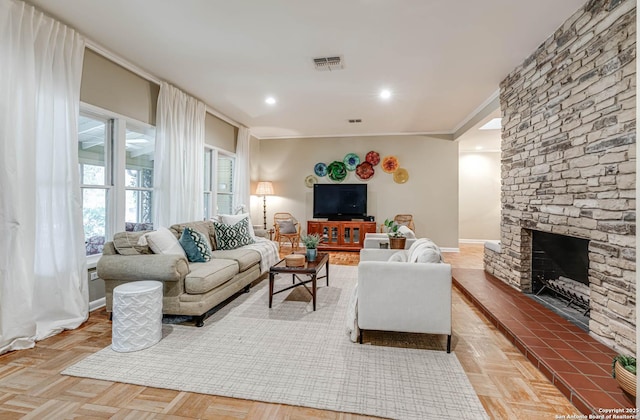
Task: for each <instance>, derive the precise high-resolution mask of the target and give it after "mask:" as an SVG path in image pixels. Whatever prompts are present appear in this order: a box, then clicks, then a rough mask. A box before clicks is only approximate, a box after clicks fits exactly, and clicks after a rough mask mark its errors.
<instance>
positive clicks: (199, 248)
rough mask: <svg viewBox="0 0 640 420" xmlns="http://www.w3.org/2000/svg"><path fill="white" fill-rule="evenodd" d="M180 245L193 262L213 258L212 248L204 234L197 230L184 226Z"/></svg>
mask: <svg viewBox="0 0 640 420" xmlns="http://www.w3.org/2000/svg"><path fill="white" fill-rule="evenodd" d="M178 242H180V245H182V249H184V252H185V253H186V254H187V258H188V259H189V261H191V262H207V261H209V260H210V259H211V248H210V247H209V243H208V241H207V240H206V238H205V237H204V235H203V234H202V233H200V232H198V231H197V230H193V229H191V228H184V230H183V231H182V235H181V236H180V240H179V241H178Z"/></svg>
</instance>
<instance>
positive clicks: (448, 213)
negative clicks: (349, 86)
mask: <svg viewBox="0 0 640 420" xmlns="http://www.w3.org/2000/svg"><path fill="white" fill-rule="evenodd" d="M256 142H259V144H258V145H257V146H255V145H254V146H253V147H252V153H254V152H255V153H258V156H259V168H260V169H259V176H258V179H252V180H253V181H258V180H268V181H272V182H273V184H274V188H275V195H274V196H272V197H267V220H268V223H269V224H270V225H271V224H272V223H273V213H275V212H277V211H288V212H290V213H292V214H294V216H296V217H297V218H298V219H299V220H300V221H301V222H302V223H303V230H304V231H306V221H307V220H310V219H312V216H313V190H312V189H311V188H307V187H306V186H305V184H304V179H305V177H306V176H307V175H311V174H313V167H314V165H315V164H316V163H317V162H324V163H330V162H332V161H333V160H342V159H343V158H344V156H345V154H347V153H349V152H353V153H357V154H358V155H359V156H360V157H361V159H364V156H365V155H366V153H367V152H368V151H370V150H375V151H377V152H378V153H380V155H381V156H386V155H396V156H397V157H398V160H399V161H400V166H401V167H403V168H406V169H407V170H408V171H409V177H410V178H409V181H408V182H406V183H405V184H397V183H395V182H394V181H393V176H392V175H391V174H387V173H385V172H383V171H382V169H381V168H380V166H376V168H375V169H376V174H375V175H374V177H373V178H372V179H371V180H369V181H368V182H367V184H368V188H367V189H368V195H369V197H368V212H369V214H371V215H373V216H375V218H376V222H377V223H378V224H380V223H382V222H383V221H384V219H385V218H391V217H393V216H394V215H395V214H398V213H410V214H413V215H414V219H415V225H416V233H417V234H418V236H421V237H429V238H431V239H433V240H434V241H435V242H436V243H438V244H439V245H440V246H441V247H446V248H457V247H458V144H457V143H455V142H452V141H447V140H438V139H433V138H429V137H425V136H381V137H348V138H316V139H279V140H259V141H256ZM254 143H255V142H254ZM256 148H257V149H259V150H257V151H254V149H256ZM254 157H255V156H254ZM320 182H322V183H328V182H330V181H329V180H328V179H327V178H320ZM344 182H345V183H360V182H362V181H359V180H358V179H357V178H356V177H355V174H353V173H350V174H349V176H348V177H347V179H346V180H345V181H344ZM254 188H255V182H253V183H252V191H254V190H253V189H254ZM251 214H252V218H253V222H254V223H256V224H262V199H261V198H259V197H252V201H251Z"/></svg>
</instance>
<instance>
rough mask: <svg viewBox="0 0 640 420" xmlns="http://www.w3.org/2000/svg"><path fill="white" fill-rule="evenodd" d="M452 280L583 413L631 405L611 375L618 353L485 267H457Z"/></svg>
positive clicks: (630, 399) (628, 398) (632, 402)
mask: <svg viewBox="0 0 640 420" xmlns="http://www.w3.org/2000/svg"><path fill="white" fill-rule="evenodd" d="M453 277H454V284H455V285H456V286H457V288H458V289H459V290H460V291H461V292H462V293H463V294H464V295H465V296H466V297H467V298H469V299H470V300H471V301H472V302H473V304H474V305H476V306H477V307H478V308H479V309H480V311H481V312H482V313H483V314H484V315H485V316H486V317H487V319H489V320H490V322H491V323H492V324H494V325H495V326H496V328H498V330H499V331H500V332H502V334H504V335H505V337H507V339H508V340H509V341H511V342H512V343H513V344H514V345H515V346H516V347H517V348H518V349H519V350H520V351H521V352H522V353H523V354H524V355H525V356H526V357H527V358H528V359H529V360H530V361H531V362H532V363H533V364H534V365H535V366H537V367H538V369H540V371H541V372H542V373H543V374H544V375H545V376H546V377H547V378H548V379H549V380H550V381H551V382H552V383H553V384H554V385H555V386H556V387H557V388H558V389H559V390H560V392H562V393H563V394H564V395H565V396H566V397H567V398H568V399H569V400H570V401H571V402H572V403H573V405H575V406H576V407H577V408H578V409H579V410H580V411H581V412H582V413H583V414H590V413H592V412H593V413H595V414H601V412H599V411H598V409H600V408H605V409H606V408H622V407H633V406H634V400H633V398H632V397H631V396H629V395H627V394H625V393H624V391H622V390H621V389H620V387H619V386H618V384H617V382H616V381H615V379H613V378H612V377H611V362H612V359H613V357H614V356H615V352H614V351H613V350H611V349H610V348H608V347H607V346H605V345H603V344H601V343H599V342H597V341H596V340H595V339H593V338H592V337H591V336H589V335H588V334H587V333H585V332H584V331H582V330H581V329H580V328H578V327H576V326H575V325H573V324H571V323H570V322H569V321H566V320H565V319H564V318H562V317H560V316H559V315H557V314H555V313H553V312H552V311H550V310H549V309H547V308H545V307H544V306H542V305H541V304H540V303H538V302H536V301H534V300H533V299H531V298H529V297H528V296H526V295H524V294H523V293H520V292H518V291H517V290H515V289H513V288H512V287H510V286H507V285H506V284H505V283H503V282H501V281H500V280H498V279H496V278H495V277H493V276H491V275H490V274H488V273H486V272H485V271H484V270H481V269H467V268H454V269H453Z"/></svg>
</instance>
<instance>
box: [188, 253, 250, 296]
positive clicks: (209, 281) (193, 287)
mask: <svg viewBox="0 0 640 420" xmlns="http://www.w3.org/2000/svg"><path fill="white" fill-rule="evenodd" d="M189 269H190V270H191V272H190V273H189V274H187V276H186V277H185V279H184V288H185V291H186V292H187V293H189V294H195V295H198V294H202V293H207V292H208V291H209V290H213V289H215V288H216V287H218V286H220V285H221V284H224V283H226V282H228V281H229V280H231V279H232V278H233V276H235V275H236V274H238V263H237V262H235V261H234V260H223V259H216V258H212V259H211V260H210V261H207V262H203V263H191V264H189Z"/></svg>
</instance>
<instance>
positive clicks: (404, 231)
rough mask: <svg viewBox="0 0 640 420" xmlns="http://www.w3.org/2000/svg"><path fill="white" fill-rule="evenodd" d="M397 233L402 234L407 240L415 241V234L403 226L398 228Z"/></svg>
mask: <svg viewBox="0 0 640 420" xmlns="http://www.w3.org/2000/svg"><path fill="white" fill-rule="evenodd" d="M398 232H400V233H402V234H403V235H404V236H405V238H407V239H416V234H415V233H413V231H412V230H411V229H409V228H408V227H407V226H405V225H402V226H400V227H399V228H398Z"/></svg>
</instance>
